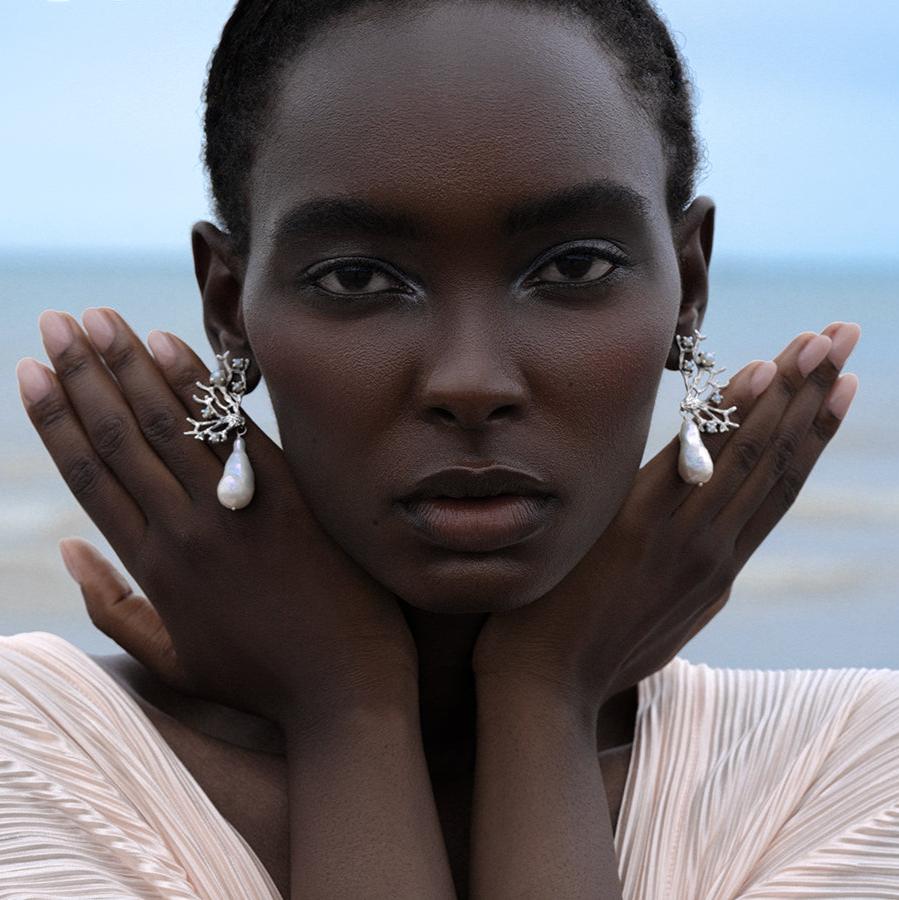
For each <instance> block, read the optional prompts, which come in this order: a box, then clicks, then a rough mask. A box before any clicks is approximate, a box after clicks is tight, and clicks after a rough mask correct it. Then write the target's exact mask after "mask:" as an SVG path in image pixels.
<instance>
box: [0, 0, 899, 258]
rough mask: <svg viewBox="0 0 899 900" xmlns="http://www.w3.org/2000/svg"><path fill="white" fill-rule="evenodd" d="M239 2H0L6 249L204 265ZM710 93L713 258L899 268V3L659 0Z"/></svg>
mask: <svg viewBox="0 0 899 900" xmlns="http://www.w3.org/2000/svg"><path fill="white" fill-rule="evenodd" d="M232 6H233V0H187V2H185V0H0V21H2V23H3V27H2V30H0V84H2V85H3V88H2V92H3V94H2V99H3V115H2V117H0V163H2V171H3V182H4V184H3V191H2V193H3V201H2V203H3V207H4V213H3V215H2V216H0V250H3V249H13V248H26V247H27V248H30V247H50V248H52V249H54V250H77V249H80V248H89V247H90V248H117V249H123V250H125V249H131V248H139V249H142V250H160V251H174V252H180V253H183V252H187V249H188V247H189V233H190V226H191V224H192V223H193V222H194V221H196V220H197V219H202V218H209V209H208V203H207V200H206V194H205V184H204V179H203V172H202V168H201V165H200V159H199V153H200V120H201V105H200V93H201V87H202V83H203V78H204V75H205V68H206V64H207V61H208V58H209V54H210V52H211V51H212V49H213V47H214V46H215V44H216V42H217V40H218V36H219V34H220V32H221V28H222V25H223V24H224V22H225V20H226V19H227V17H228V14H229V13H230V10H231V8H232ZM659 7H660V9H661V11H662V13H663V15H664V16H665V17H666V19H667V20H668V22H669V23H670V24H671V26H672V28H673V31H674V33H675V37H676V39H677V41H678V43H679V45H680V47H681V49H682V50H683V52H684V53H685V55H686V58H687V62H688V64H689V66H690V69H691V71H692V73H693V76H694V80H695V82H696V84H697V88H698V94H697V97H698V101H699V118H698V124H699V130H700V133H701V135H702V138H703V140H704V142H705V145H706V148H707V152H708V168H707V171H706V173H705V175H704V177H703V179H702V181H701V182H700V185H699V191H700V192H701V193H704V194H710V195H711V196H712V197H713V198H714V199H715V201H716V204H717V206H718V213H717V221H716V238H715V255H716V257H717V258H722V257H760V256H765V257H771V256H776V257H783V258H797V257H802V258H807V259H815V260H821V261H838V260H846V259H858V260H892V261H894V262H895V261H899V227H897V223H896V216H897V210H899V174H897V160H899V150H897V148H899V99H897V98H899V62H897V54H896V50H895V48H896V47H897V46H899V4H896V3H895V2H894V0H871V2H861V3H859V4H858V5H855V4H850V5H845V4H837V3H821V2H820V0H817V2H810V0H790V2H788V3H787V2H784V0H754V2H752V3H746V2H722V0H659Z"/></svg>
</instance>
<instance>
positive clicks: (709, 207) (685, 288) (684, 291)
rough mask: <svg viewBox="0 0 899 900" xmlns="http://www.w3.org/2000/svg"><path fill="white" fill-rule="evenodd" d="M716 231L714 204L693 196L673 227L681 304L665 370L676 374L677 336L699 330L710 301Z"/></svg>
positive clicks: (703, 198)
mask: <svg viewBox="0 0 899 900" xmlns="http://www.w3.org/2000/svg"><path fill="white" fill-rule="evenodd" d="M714 231H715V203H714V201H713V200H712V198H711V197H696V199H694V200H693V202H692V203H691V204H690V206H689V208H688V209H687V211H686V212H685V213H684V216H683V218H682V219H681V220H680V222H678V223H677V225H675V227H674V234H673V236H674V246H675V248H676V250H677V262H678V267H679V268H680V284H681V302H680V310H679V311H678V314H677V327H676V332H675V335H672V337H671V349H670V350H669V351H668V359H667V361H666V363H665V368H666V369H673V370H674V371H677V367H678V366H677V364H678V359H679V357H680V350H679V349H678V346H677V340H676V335H678V334H679V335H681V336H682V337H689V336H691V335H692V334H693V332H694V331H700V330H701V326H702V320H703V318H704V316H705V310H706V305H707V304H708V301H709V263H710V262H711V259H712V238H713V235H714Z"/></svg>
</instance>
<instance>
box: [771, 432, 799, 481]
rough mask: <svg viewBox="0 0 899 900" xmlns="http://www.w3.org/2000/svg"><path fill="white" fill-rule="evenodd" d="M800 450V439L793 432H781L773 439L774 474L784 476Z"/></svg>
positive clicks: (772, 459)
mask: <svg viewBox="0 0 899 900" xmlns="http://www.w3.org/2000/svg"><path fill="white" fill-rule="evenodd" d="M798 449H799V437H798V435H797V434H796V433H795V432H792V431H780V432H778V433H777V434H775V435H774V437H773V438H772V439H771V462H772V466H773V468H774V472H775V474H777V475H782V474H783V473H785V472H786V471H787V467H788V466H789V465H790V463H791V462H792V460H793V457H794V456H795V455H796V451H797V450H798Z"/></svg>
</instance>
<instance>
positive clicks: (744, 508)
mask: <svg viewBox="0 0 899 900" xmlns="http://www.w3.org/2000/svg"><path fill="white" fill-rule="evenodd" d="M859 334H860V329H859V327H858V326H857V325H846V324H843V323H834V324H833V325H830V326H828V327H827V328H826V329H825V330H824V332H823V333H822V335H814V334H812V333H809V332H806V333H804V334H802V335H799V336H798V337H797V338H796V339H795V340H794V341H792V343H790V345H789V346H788V347H787V348H786V349H785V350H784V351H783V352H782V353H781V354H780V356H778V357H777V359H776V360H775V361H774V364H773V365H772V363H770V362H769V363H759V362H755V363H750V364H749V365H748V366H746V367H745V368H744V369H742V370H741V371H740V372H739V373H737V375H736V376H734V378H733V379H732V380H731V382H730V383H729V384H728V386H727V387H726V388H725V390H724V391H723V393H724V395H725V400H724V402H723V404H722V406H723V407H725V408H726V407H729V406H732V405H736V407H737V416H738V418H737V421H738V422H739V423H741V424H740V427H739V428H738V429H736V430H733V431H729V432H726V433H723V434H717V433H712V434H707V433H703V443H704V444H705V445H706V447H707V448H708V450H709V452H710V453H711V455H712V458H713V460H714V461H715V471H714V474H713V475H712V478H711V479H710V481H709V482H708V483H707V484H705V485H703V486H702V487H701V488H699V487H693V486H691V485H688V484H686V483H685V482H683V481H681V480H680V477H679V475H678V473H677V457H678V450H679V439H678V438H677V437H675V438H674V440H672V441H671V442H670V443H669V444H668V445H667V446H666V447H665V448H664V449H663V450H662V451H661V452H660V453H659V454H658V455H657V456H655V457H654V458H653V459H652V460H651V461H650V462H649V463H647V464H646V465H645V466H644V467H643V468H642V469H641V470H640V472H639V473H638V475H637V478H636V479H635V481H634V484H633V487H632V490H631V491H630V493H629V494H628V496H627V497H626V499H625V501H624V503H623V504H622V506H621V507H620V509H619V511H618V513H617V514H616V516H615V518H614V519H613V520H612V522H611V524H610V525H609V526H608V528H607V529H606V530H605V531H604V532H603V533H602V535H600V537H599V539H598V540H597V541H596V543H595V544H594V545H593V546H592V547H591V549H590V550H589V551H588V552H587V553H586V555H585V556H584V558H583V559H582V560H581V561H580V562H579V563H578V565H577V566H575V568H574V569H573V570H572V571H571V572H570V573H569V574H568V575H567V576H566V577H565V578H564V579H562V581H561V582H559V584H558V585H556V587H554V588H553V589H552V590H551V591H550V592H549V593H547V594H546V595H544V596H543V597H541V598H539V599H538V600H537V601H535V602H533V603H531V604H529V605H527V606H524V607H522V608H520V609H516V610H511V611H509V612H503V613H493V614H491V615H490V616H489V617H488V618H487V620H486V621H485V623H484V625H483V627H482V629H481V631H480V633H479V635H478V640H477V643H476V645H475V651H474V657H473V668H474V670H475V674H476V677H478V678H483V677H486V676H490V677H493V676H500V677H503V678H509V677H511V678H513V679H523V680H525V681H530V682H534V681H536V682H537V683H538V684H541V685H549V686H550V688H551V689H552V690H554V691H556V692H561V695H562V696H563V697H564V698H566V699H571V700H573V701H574V702H575V703H577V704H581V705H583V704H586V708H587V709H588V710H591V711H593V710H598V708H599V706H601V705H602V703H603V702H604V701H605V700H606V699H608V698H609V697H611V696H613V695H614V694H616V693H619V692H620V691H622V690H625V689H626V688H628V687H630V686H632V685H634V684H636V683H637V682H639V681H640V680H642V679H643V678H645V677H647V676H649V675H651V674H652V673H653V672H655V671H657V670H658V669H660V668H662V667H663V666H664V665H665V664H666V663H667V662H669V661H670V660H671V659H672V658H673V657H674V656H675V655H676V654H677V652H678V651H679V650H680V649H681V647H683V645H684V644H685V643H686V642H687V641H688V640H689V639H690V638H691V637H692V636H693V635H694V634H695V633H696V632H697V631H699V629H700V628H702V627H703V626H704V625H705V624H706V623H707V622H708V621H709V619H710V618H712V616H713V615H714V614H715V613H716V612H717V611H718V610H719V609H720V608H721V607H722V606H723V605H724V603H725V602H726V601H727V597H728V595H729V590H730V586H731V584H732V583H733V580H734V578H735V577H736V575H737V573H738V572H739V571H740V570H741V569H742V568H743V566H744V565H745V564H746V561H747V560H748V559H749V557H750V556H751V555H752V554H753V553H754V552H755V550H756V548H757V547H758V546H759V544H761V542H762V541H763V540H764V538H765V537H766V536H767V535H768V533H769V532H770V531H771V529H772V528H773V527H774V526H775V525H776V524H777V522H778V521H779V520H780V518H781V517H782V516H783V515H784V513H785V512H786V511H787V509H789V507H790V506H791V505H792V503H793V501H794V500H795V499H796V495H797V494H798V493H799V490H800V488H801V486H802V484H803V483H804V482H805V479H806V478H807V476H808V474H809V472H810V471H811V469H812V467H813V466H814V464H815V461H816V460H817V458H818V456H819V454H820V453H821V451H822V450H823V449H824V447H825V446H826V445H827V443H828V441H829V440H830V439H831V438H832V437H833V435H834V433H835V432H836V430H837V428H838V426H839V424H840V419H841V417H842V416H843V415H845V413H846V410H847V408H848V405H849V403H850V402H851V400H852V397H853V395H854V393H855V390H856V388H857V385H858V379H857V378H856V376H855V375H843V376H841V377H840V379H839V381H838V383H837V384H836V385H834V382H835V381H836V379H837V376H838V373H839V369H840V368H841V367H842V364H843V363H844V362H845V360H846V357H847V356H848V355H849V353H850V352H851V350H852V348H853V347H854V345H855V343H856V341H857V340H858V336H859ZM831 338H832V339H833V340H831ZM828 353H830V355H831V358H832V359H833V360H834V361H831V359H828V358H827V354H828ZM775 365H776V369H775V368H774V366H775ZM800 365H801V366H802V370H801V371H800ZM809 367H811V368H809ZM804 373H807V374H804ZM756 378H757V379H758V380H757V381H756V383H755V387H756V389H757V392H756V391H754V390H753V381H754V379H756ZM772 378H773V380H772ZM767 382H770V385H768V386H767V387H766V383H767ZM834 410H836V413H837V414H836V415H835V414H834Z"/></svg>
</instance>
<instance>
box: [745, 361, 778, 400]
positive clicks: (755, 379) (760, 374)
mask: <svg viewBox="0 0 899 900" xmlns="http://www.w3.org/2000/svg"><path fill="white" fill-rule="evenodd" d="M776 374H777V363H776V362H774V360H773V359H769V360H766V361H765V362H763V363H760V364H759V365H758V366H756V368H755V371H754V372H753V373H752V377H751V378H750V379H749V392H750V393H751V394H752V396H753V398H755V397H758V396H759V394H761V393H762V391H764V390H765V388H767V387H768V385H769V384H771V382H772V381H773V380H774V376H775V375H776Z"/></svg>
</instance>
